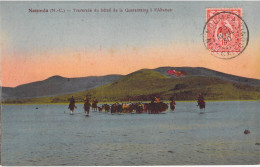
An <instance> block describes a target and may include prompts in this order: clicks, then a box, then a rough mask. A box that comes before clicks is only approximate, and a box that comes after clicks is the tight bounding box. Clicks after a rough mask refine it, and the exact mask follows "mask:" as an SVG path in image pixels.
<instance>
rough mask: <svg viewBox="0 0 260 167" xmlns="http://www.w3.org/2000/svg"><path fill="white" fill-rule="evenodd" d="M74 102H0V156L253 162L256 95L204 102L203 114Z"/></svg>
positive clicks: (96, 161)
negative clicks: (91, 107)
mask: <svg viewBox="0 0 260 167" xmlns="http://www.w3.org/2000/svg"><path fill="white" fill-rule="evenodd" d="M77 106H78V109H76V110H75V114H74V115H69V111H68V109H67V107H68V106H67V105H37V106H36V105H19V106H18V105H4V106H3V112H2V164H3V165H13V166H14V165H38V166H40V165H52V166H55V165H185V164H193V165H196V164H201V165H202V164H209V165H210V164H219V165H222V164H258V163H259V157H260V146H259V145H257V144H256V143H260V136H259V134H260V133H259V132H260V128H259V118H260V117H259V115H260V113H259V108H260V103H259V102H208V103H207V106H206V107H207V108H206V113H205V114H199V109H198V108H197V107H196V104H195V103H192V102H182V103H181V102H180V103H177V106H176V111H175V113H171V112H170V111H168V112H167V114H158V115H153V114H124V115H111V114H107V113H98V112H91V113H90V117H86V116H84V114H83V108H82V105H80V104H78V105H77ZM36 107H38V108H39V109H36ZM64 111H66V112H65V113H64ZM245 129H249V130H250V131H251V133H250V134H249V135H244V133H243V132H244V130H245Z"/></svg>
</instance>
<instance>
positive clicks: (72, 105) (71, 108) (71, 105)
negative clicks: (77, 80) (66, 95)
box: [68, 96, 77, 114]
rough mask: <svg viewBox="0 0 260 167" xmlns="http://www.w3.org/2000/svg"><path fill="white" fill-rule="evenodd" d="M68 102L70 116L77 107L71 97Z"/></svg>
mask: <svg viewBox="0 0 260 167" xmlns="http://www.w3.org/2000/svg"><path fill="white" fill-rule="evenodd" d="M69 101H70V104H69V107H68V109H70V114H73V112H74V109H75V108H77V106H76V105H75V103H76V102H75V99H74V98H73V96H72V97H71V98H70V99H69Z"/></svg>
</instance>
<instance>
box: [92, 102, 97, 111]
mask: <svg viewBox="0 0 260 167" xmlns="http://www.w3.org/2000/svg"><path fill="white" fill-rule="evenodd" d="M91 107H92V110H93V111H97V103H96V102H93V103H92V106H91Z"/></svg>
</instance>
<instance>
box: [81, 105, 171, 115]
mask: <svg viewBox="0 0 260 167" xmlns="http://www.w3.org/2000/svg"><path fill="white" fill-rule="evenodd" d="M168 107H169V106H168V104H166V103H163V102H159V103H135V104H132V103H130V104H125V103H123V104H119V103H115V104H112V105H108V104H103V105H102V106H100V107H98V106H97V105H96V106H93V105H92V110H93V111H99V112H102V111H104V112H111V114H113V113H132V112H135V113H137V114H141V113H150V114H159V113H161V112H164V111H167V110H168ZM84 109H85V112H89V110H90V106H89V105H87V104H86V103H85V104H84Z"/></svg>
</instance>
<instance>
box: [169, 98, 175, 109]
mask: <svg viewBox="0 0 260 167" xmlns="http://www.w3.org/2000/svg"><path fill="white" fill-rule="evenodd" d="M170 101H171V102H170V108H171V111H174V109H175V105H176V103H175V100H174V98H173V97H171V98H170Z"/></svg>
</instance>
